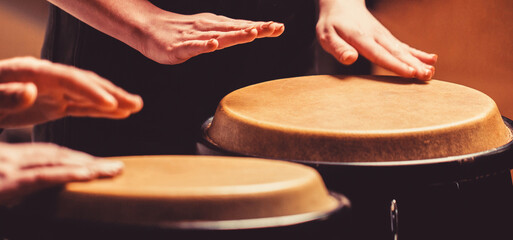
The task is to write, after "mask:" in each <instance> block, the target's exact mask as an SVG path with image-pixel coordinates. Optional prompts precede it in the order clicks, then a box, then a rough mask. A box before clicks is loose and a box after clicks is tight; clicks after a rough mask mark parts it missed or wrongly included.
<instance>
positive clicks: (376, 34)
mask: <svg viewBox="0 0 513 240" xmlns="http://www.w3.org/2000/svg"><path fill="white" fill-rule="evenodd" d="M319 10H320V11H319V21H318V22H317V37H318V39H319V42H320V44H321V46H322V47H323V48H324V50H325V51H327V52H328V53H330V54H331V55H333V56H334V57H335V58H336V59H337V60H338V61H339V62H341V63H342V64H346V65H349V64H352V63H354V62H355V61H356V59H357V58H358V53H360V54H362V55H363V56H364V57H366V58H367V59H369V60H370V61H372V62H374V63H375V64H377V65H380V66H382V67H384V68H386V69H388V70H391V71H393V72H395V73H396V74H398V75H400V76H403V77H408V78H410V77H415V78H418V79H420V80H430V79H431V77H432V76H433V75H434V72H435V68H434V67H433V65H434V64H435V63H436V60H437V56H436V55H435V54H428V53H425V52H423V51H420V50H417V49H414V48H412V47H409V46H408V45H406V44H404V43H402V42H401V41H399V40H397V39H396V38H395V37H394V36H393V35H392V34H391V33H390V32H389V31H388V30H387V29H386V28H385V27H384V26H383V25H382V24H381V23H380V22H379V21H378V20H377V19H376V18H374V16H372V14H371V13H370V12H369V11H368V10H367V8H366V6H365V1H364V0H319Z"/></svg>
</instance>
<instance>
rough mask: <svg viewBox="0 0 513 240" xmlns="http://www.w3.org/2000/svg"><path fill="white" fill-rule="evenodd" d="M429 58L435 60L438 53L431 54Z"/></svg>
mask: <svg viewBox="0 0 513 240" xmlns="http://www.w3.org/2000/svg"><path fill="white" fill-rule="evenodd" d="M431 58H432V59H433V60H434V61H435V62H436V61H438V55H437V54H434V53H433V54H431Z"/></svg>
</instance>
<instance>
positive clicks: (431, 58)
mask: <svg viewBox="0 0 513 240" xmlns="http://www.w3.org/2000/svg"><path fill="white" fill-rule="evenodd" d="M409 50H410V53H411V54H412V55H413V56H415V57H416V58H418V59H419V60H420V61H422V62H424V63H425V64H429V65H434V64H435V63H436V61H437V60H438V55H436V54H429V53H426V52H424V51H420V50H418V49H415V48H412V47H410V48H409Z"/></svg>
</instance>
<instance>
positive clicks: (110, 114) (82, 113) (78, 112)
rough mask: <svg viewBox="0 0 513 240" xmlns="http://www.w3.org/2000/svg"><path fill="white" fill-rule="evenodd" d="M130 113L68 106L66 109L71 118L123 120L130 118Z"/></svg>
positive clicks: (121, 110) (119, 110) (118, 110)
mask: <svg viewBox="0 0 513 240" xmlns="http://www.w3.org/2000/svg"><path fill="white" fill-rule="evenodd" d="M131 113H132V112H131V111H129V110H124V109H116V110H114V111H102V110H100V109H96V108H95V107H82V106H68V107H67V108H66V114H67V115H68V116H73V117H93V118H110V119H124V118H127V117H128V116H130V114H131Z"/></svg>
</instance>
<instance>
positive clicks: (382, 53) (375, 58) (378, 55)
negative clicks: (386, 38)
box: [356, 38, 416, 78]
mask: <svg viewBox="0 0 513 240" xmlns="http://www.w3.org/2000/svg"><path fill="white" fill-rule="evenodd" d="M356 43H357V49H358V51H359V52H360V53H361V54H362V55H363V56H365V57H366V58H367V59H369V60H370V61H371V62H373V63H376V64H378V65H380V66H382V67H384V68H386V69H388V70H391V71H393V72H395V73H396V74H398V75H400V76H402V77H407V78H412V77H415V74H416V71H415V69H414V68H413V67H411V66H409V65H408V64H406V63H404V62H402V61H400V60H399V59H397V58H396V57H394V56H393V55H392V54H390V52H388V51H387V50H386V49H385V48H383V47H382V46H381V45H379V44H378V43H377V42H375V41H374V40H373V39H369V38H365V39H361V40H360V41H357V42H356Z"/></svg>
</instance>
